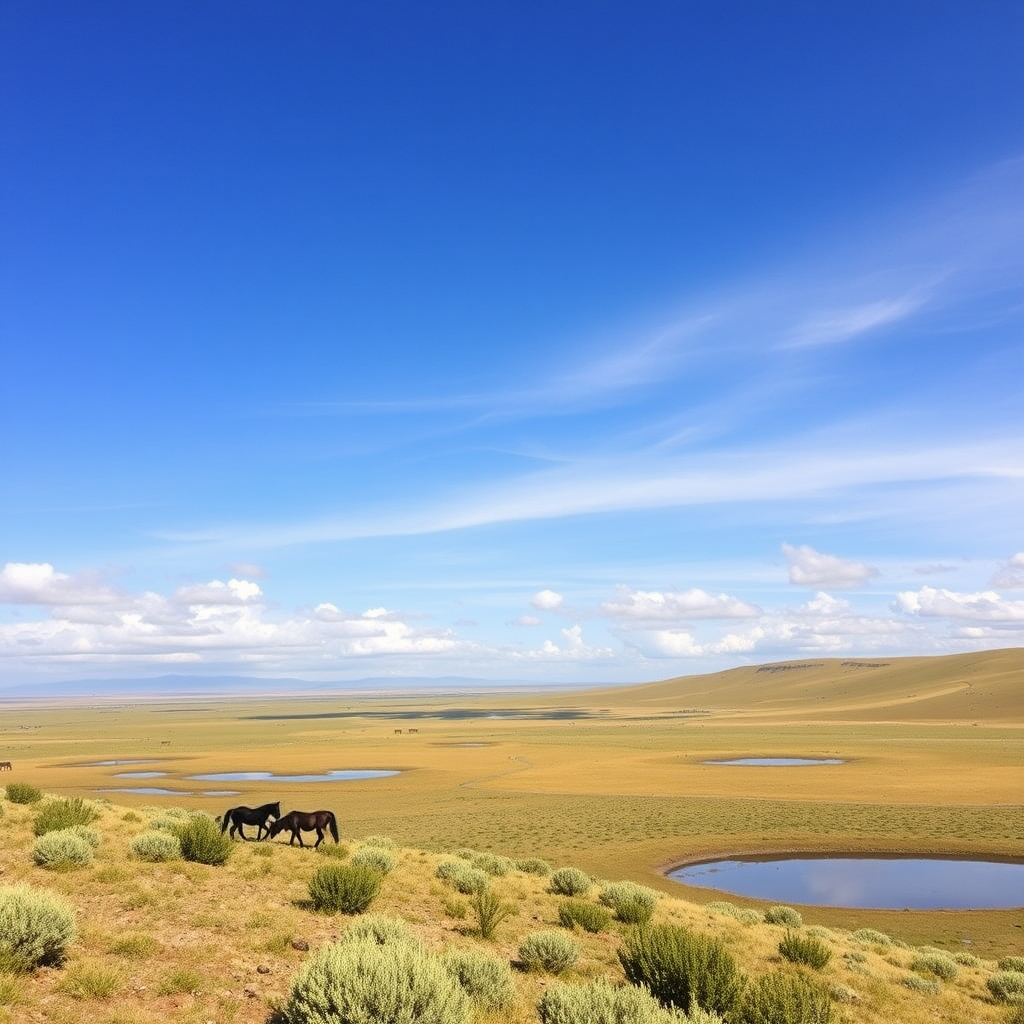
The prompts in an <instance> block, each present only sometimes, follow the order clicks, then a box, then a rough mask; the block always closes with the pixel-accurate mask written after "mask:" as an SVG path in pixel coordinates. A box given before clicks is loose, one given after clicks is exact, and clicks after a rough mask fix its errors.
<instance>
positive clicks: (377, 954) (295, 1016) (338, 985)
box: [284, 876, 471, 1024]
mask: <svg viewBox="0 0 1024 1024" xmlns="http://www.w3.org/2000/svg"><path fill="white" fill-rule="evenodd" d="M375 877H379V876H375ZM470 1015H471V1004H470V999H469V996H467V995H466V993H465V992H464V991H463V989H462V986H461V985H460V984H459V983H458V981H456V980H455V978H453V977H452V975H451V973H450V972H449V971H448V970H447V969H446V968H445V967H444V965H443V964H442V963H441V962H440V961H439V960H438V959H437V958H435V957H432V956H430V955H428V954H427V953H425V952H424V951H423V950H421V949H418V948H417V947H416V946H412V945H407V944H404V943H398V944H395V945H389V946H379V945H377V943H375V942H343V943H335V944H331V945H327V946H322V947H321V948H320V949H318V950H317V951H316V952H315V953H313V954H312V956H310V957H309V959H308V960H307V961H306V963H305V964H303V966H302V967H301V968H300V970H299V972H298V974H297V975H296V976H295V979H294V980H293V981H292V986H291V992H290V994H289V997H288V1002H287V1004H286V1005H285V1007H284V1018H285V1020H286V1021H287V1022H288V1024H370V1022H373V1024H413V1022H415V1024H468V1021H469V1019H470Z"/></svg>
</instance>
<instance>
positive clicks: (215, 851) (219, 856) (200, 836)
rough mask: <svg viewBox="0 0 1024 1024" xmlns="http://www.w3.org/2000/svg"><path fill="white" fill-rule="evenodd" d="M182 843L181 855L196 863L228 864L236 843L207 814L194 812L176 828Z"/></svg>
mask: <svg viewBox="0 0 1024 1024" xmlns="http://www.w3.org/2000/svg"><path fill="white" fill-rule="evenodd" d="M174 834H175V835H176V836H177V837H178V842H179V843H181V855H182V857H184V858H185V860H190V861H193V862H195V863H196V864H212V865H214V866H219V865H221V864H226V863H227V859H228V857H230V856H231V851H232V850H233V849H234V848H235V844H234V843H233V842H232V841H231V840H230V839H229V838H228V836H227V835H226V834H225V833H223V832H221V830H220V828H219V827H218V826H217V823H216V822H215V821H214V820H213V819H212V818H209V817H207V816H206V815H199V814H192V815H189V817H188V818H186V819H185V820H184V821H183V822H181V823H180V824H179V825H178V826H177V828H175V830H174Z"/></svg>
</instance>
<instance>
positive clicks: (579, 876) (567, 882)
mask: <svg viewBox="0 0 1024 1024" xmlns="http://www.w3.org/2000/svg"><path fill="white" fill-rule="evenodd" d="M593 884H594V880H593V879H592V878H591V877H590V875H588V874H587V873H586V871H581V870H580V869H579V868H559V869H558V870H557V871H555V872H552V875H551V878H550V880H549V882H548V890H549V892H553V893H554V894H555V895H556V896H583V895H585V894H586V893H588V892H590V888H591V886H592V885H593Z"/></svg>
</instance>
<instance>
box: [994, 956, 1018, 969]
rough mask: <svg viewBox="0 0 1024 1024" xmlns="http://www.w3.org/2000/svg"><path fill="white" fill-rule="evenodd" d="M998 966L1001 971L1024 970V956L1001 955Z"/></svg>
mask: <svg viewBox="0 0 1024 1024" xmlns="http://www.w3.org/2000/svg"><path fill="white" fill-rule="evenodd" d="M996 966H997V967H998V968H999V970H1001V971H1021V972H1024V956H1004V957H1000V959H999V960H998V961H997V963H996Z"/></svg>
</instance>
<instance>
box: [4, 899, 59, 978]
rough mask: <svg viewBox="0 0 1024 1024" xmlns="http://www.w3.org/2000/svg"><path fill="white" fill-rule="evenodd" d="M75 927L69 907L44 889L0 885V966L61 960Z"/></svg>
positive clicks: (19, 968) (19, 966)
mask: <svg viewBox="0 0 1024 1024" xmlns="http://www.w3.org/2000/svg"><path fill="white" fill-rule="evenodd" d="M77 935H78V929H77V927H76V925H75V915H74V912H73V911H72V909H71V907H70V906H69V905H68V904H67V903H65V902H64V900H62V899H61V898H60V897H58V896H55V895H54V894H53V893H51V892H48V891H47V890H45V889H36V888H33V887H32V886H29V885H12V886H0V969H8V970H12V971H31V970H34V969H35V968H36V967H52V966H57V965H59V964H61V963H62V962H63V960H64V957H65V955H66V953H67V948H68V946H70V945H71V943H72V942H74V941H75V939H76V938H77Z"/></svg>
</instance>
